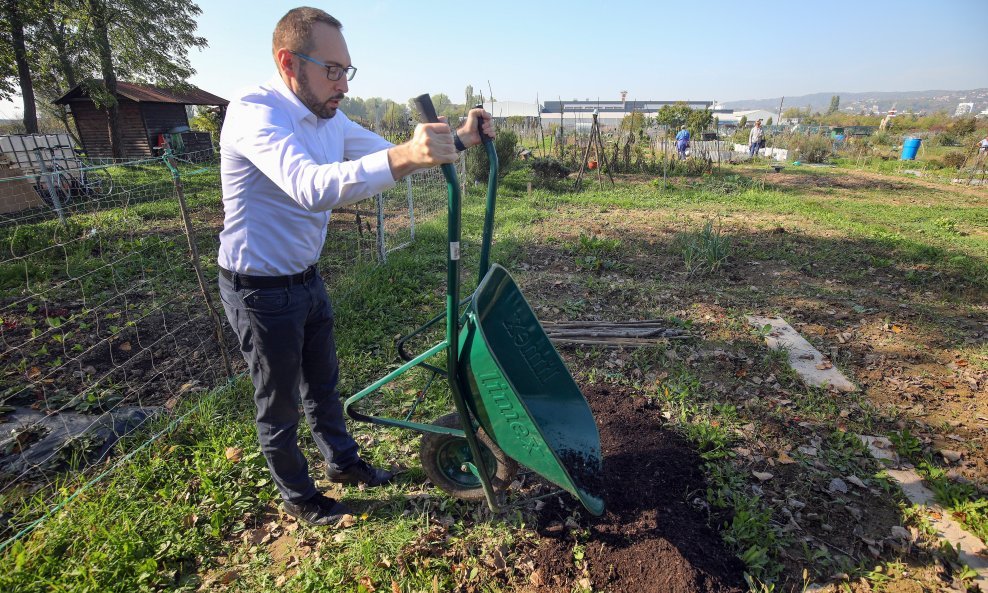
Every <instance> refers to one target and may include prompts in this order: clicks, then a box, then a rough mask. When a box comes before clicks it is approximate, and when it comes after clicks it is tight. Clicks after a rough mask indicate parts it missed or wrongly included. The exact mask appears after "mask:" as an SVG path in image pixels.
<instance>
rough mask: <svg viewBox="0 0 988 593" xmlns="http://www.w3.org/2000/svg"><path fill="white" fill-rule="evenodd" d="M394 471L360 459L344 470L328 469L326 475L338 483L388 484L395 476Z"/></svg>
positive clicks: (353, 484) (352, 484) (351, 484)
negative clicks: (379, 467) (378, 467)
mask: <svg viewBox="0 0 988 593" xmlns="http://www.w3.org/2000/svg"><path fill="white" fill-rule="evenodd" d="M394 476H395V475H394V472H389V471H387V470H383V469H377V468H376V467H373V466H372V465H371V464H369V463H367V462H366V461H364V460H363V459H358V460H357V462H356V463H354V464H352V465H350V466H349V467H346V468H345V469H342V470H335V471H334V470H331V469H327V470H326V477H328V478H329V480H330V481H331V482H336V483H337V484H347V485H350V486H355V485H357V484H364V485H367V486H381V485H383V484H387V483H388V482H390V481H391V478H393V477H394Z"/></svg>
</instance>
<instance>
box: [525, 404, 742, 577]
mask: <svg viewBox="0 0 988 593" xmlns="http://www.w3.org/2000/svg"><path fill="white" fill-rule="evenodd" d="M584 393H585V394H586V396H587V400H588V401H589V403H590V407H591V408H592V409H593V412H594V416H595V418H596V420H597V424H598V427H599V429H600V438H601V448H602V452H603V457H604V471H603V478H602V479H600V480H593V482H594V485H595V486H596V485H599V487H600V488H601V490H600V491H598V492H594V494H597V495H599V496H601V497H602V498H603V499H604V501H605V502H606V504H607V510H606V511H605V512H604V514H603V515H602V516H601V517H591V516H589V515H588V514H587V513H586V511H585V510H583V509H582V507H580V508H579V509H577V508H576V507H574V506H571V501H572V499H568V500H565V501H564V500H562V499H561V498H557V499H554V500H553V501H552V502H549V503H548V504H547V505H546V507H545V508H544V509H542V512H541V515H540V519H539V523H540V524H539V526H538V532H539V534H540V535H541V536H542V539H541V541H540V542H539V545H538V547H537V548H536V549H535V551H534V552H533V555H532V559H531V560H532V563H533V565H534V570H533V571H532V573H531V574H530V575H529V581H530V583H531V584H532V585H533V586H534V587H535V590H537V591H552V592H556V591H558V592H564V591H565V592H567V593H568V592H569V591H571V590H573V588H574V586H575V587H576V588H577V589H579V588H581V587H582V588H584V589H585V588H587V586H588V585H589V586H590V587H592V588H593V590H594V591H615V592H618V591H619V592H621V593H634V592H639V591H640V592H659V591H661V592H663V593H678V592H682V593H692V592H705V593H707V592H715V591H716V592H722V591H742V590H744V588H745V587H744V581H743V579H742V576H741V575H742V572H743V570H744V566H743V564H742V563H741V561H740V560H738V559H737V557H736V556H735V555H734V554H733V553H731V551H729V550H728V549H727V548H726V547H725V545H724V543H723V541H722V540H721V538H720V536H719V535H718V534H717V532H716V531H715V530H714V529H713V528H712V527H711V526H710V525H711V523H715V520H714V519H712V518H711V517H709V516H708V515H707V513H706V512H705V511H703V510H700V509H699V508H697V507H695V506H693V504H692V503H691V501H693V500H696V499H697V497H699V499H700V500H701V501H702V499H703V496H704V492H705V490H706V484H705V482H704V478H703V474H702V472H701V470H700V464H701V462H702V460H701V459H700V457H699V456H698V455H697V453H696V452H695V451H694V450H693V449H692V448H691V447H690V445H689V443H687V442H686V441H685V440H684V439H683V438H682V437H680V436H679V435H677V434H676V433H674V432H673V431H671V430H667V429H665V428H663V422H664V421H663V418H662V415H661V410H660V409H659V408H658V407H657V406H653V405H651V404H650V403H649V402H648V400H647V399H646V398H644V397H636V396H635V395H634V394H632V393H631V392H629V391H625V390H622V389H619V388H614V387H610V386H598V385H592V386H589V387H585V388H584ZM570 518H573V519H575V520H576V521H577V522H578V523H579V528H574V525H573V521H572V520H570V521H569V525H568V526H567V524H566V523H567V519H570ZM577 546H579V547H578V548H577ZM575 549H576V550H578V553H577V554H576V555H574V550H575ZM581 554H582V559H581V558H578V556H580V555H581ZM584 579H586V580H584ZM581 581H583V582H582V583H581Z"/></svg>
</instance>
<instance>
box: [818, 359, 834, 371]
mask: <svg viewBox="0 0 988 593" xmlns="http://www.w3.org/2000/svg"><path fill="white" fill-rule="evenodd" d="M816 368H817V370H818V371H826V370H828V369H832V368H834V365H833V364H831V363H830V361H829V360H825V361H823V362H821V363H820V364H818V365H816Z"/></svg>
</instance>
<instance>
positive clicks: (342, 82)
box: [290, 23, 351, 119]
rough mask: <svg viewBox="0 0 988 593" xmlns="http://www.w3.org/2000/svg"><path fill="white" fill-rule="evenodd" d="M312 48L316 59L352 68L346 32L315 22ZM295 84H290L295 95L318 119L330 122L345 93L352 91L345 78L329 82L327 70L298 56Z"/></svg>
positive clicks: (311, 53)
mask: <svg viewBox="0 0 988 593" xmlns="http://www.w3.org/2000/svg"><path fill="white" fill-rule="evenodd" d="M312 39H313V42H314V44H313V49H312V50H311V51H310V52H309V53H308V54H307V55H308V56H309V57H311V58H312V59H314V60H319V61H320V62H323V63H324V64H330V65H335V66H343V67H347V66H350V65H351V64H350V52H349V51H348V50H347V47H346V41H345V40H344V39H343V33H342V32H341V31H340V30H339V29H337V28H335V27H332V26H330V25H326V24H324V23H316V25H315V27H314V28H313V31H312ZM295 59H296V66H295V73H296V79H295V81H296V82H295V84H290V86H291V87H293V88H292V91H293V92H294V93H295V96H297V97H298V99H299V101H301V102H302V104H303V105H305V106H306V107H308V108H309V111H311V112H312V113H314V114H315V115H316V116H317V117H320V118H323V119H329V118H331V117H333V116H334V115H336V110H337V109H338V108H339V106H340V101H342V100H343V97H344V94H345V93H346V92H347V91H348V90H350V88H349V86H348V85H347V79H346V76H344V77H342V78H340V79H339V80H328V79H327V78H326V69H325V68H324V67H322V66H320V65H319V64H313V63H312V62H309V61H308V60H304V59H302V58H299V57H297V56H296V57H295Z"/></svg>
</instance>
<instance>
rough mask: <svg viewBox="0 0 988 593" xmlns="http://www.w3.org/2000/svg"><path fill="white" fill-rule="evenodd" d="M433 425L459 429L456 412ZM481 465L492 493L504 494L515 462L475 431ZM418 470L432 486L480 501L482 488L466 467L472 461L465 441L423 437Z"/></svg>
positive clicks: (468, 446)
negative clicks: (486, 471)
mask: <svg viewBox="0 0 988 593" xmlns="http://www.w3.org/2000/svg"><path fill="white" fill-rule="evenodd" d="M433 424H435V425H436V426H443V427H446V428H463V425H462V424H461V423H460V415H459V414H457V413H456V412H453V413H452V414H447V415H445V416H442V417H441V418H439V419H437V420H436V421H435V422H434V423H433ZM477 439H478V440H479V441H480V446H481V448H482V451H481V454H482V455H483V456H484V465H485V466H486V467H487V470H488V473H489V474H490V480H491V485H492V486H493V487H494V490H495V491H498V490H504V489H505V488H507V487H508V485H510V484H511V481H512V480H513V479H514V477H515V474H517V473H518V462H516V461H515V460H514V459H511V458H510V457H508V456H507V455H505V454H504V451H502V450H501V449H500V447H498V446H497V445H496V444H494V441H492V440H491V438H490V437H488V436H487V434H486V433H485V432H484V430H483V429H478V430H477ZM419 456H420V458H421V460H422V469H423V470H424V471H425V475H427V476H429V479H430V480H431V481H432V483H433V484H435V485H436V486H438V487H440V488H442V489H443V490H445V491H446V492H449V493H450V494H452V495H453V496H455V497H456V498H459V499H462V500H483V499H484V487H483V485H482V484H481V483H480V480H479V479H478V478H477V476H475V475H473V474H472V473H471V472H470V470H469V469H467V467H466V462H468V461H470V460H471V459H473V456H472V455H471V454H470V445H469V443H467V440H466V438H464V437H457V436H453V435H448V434H436V433H431V432H428V433H425V434H424V435H422V447H421V448H420V449H419Z"/></svg>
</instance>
